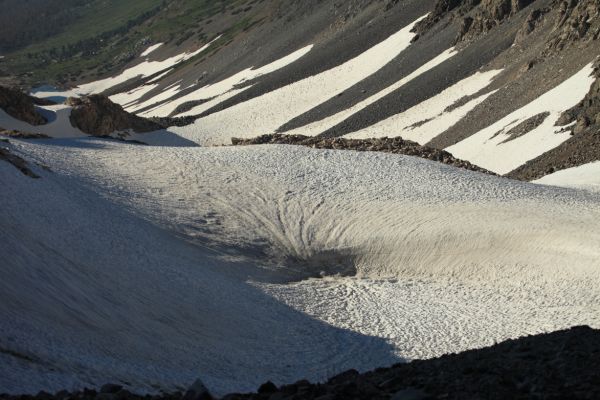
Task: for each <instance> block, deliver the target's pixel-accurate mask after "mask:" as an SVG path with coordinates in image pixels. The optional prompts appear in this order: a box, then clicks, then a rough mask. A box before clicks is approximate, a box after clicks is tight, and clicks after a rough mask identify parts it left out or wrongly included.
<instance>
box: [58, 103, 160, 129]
mask: <svg viewBox="0 0 600 400" xmlns="http://www.w3.org/2000/svg"><path fill="white" fill-rule="evenodd" d="M67 104H68V105H71V106H73V110H72V111H71V117H70V119H71V124H72V125H73V126H74V127H76V128H79V129H80V130H81V131H82V132H85V133H88V134H90V135H95V136H103V135H109V134H111V133H113V132H115V131H127V130H132V131H134V132H137V133H143V132H152V131H156V130H159V129H163V126H162V125H160V124H158V123H156V122H153V121H150V120H148V119H145V118H142V117H138V116H136V115H133V114H130V113H128V112H126V111H125V110H123V108H122V107H121V106H120V105H118V104H115V103H113V102H112V101H110V99H109V98H108V97H106V96H103V95H91V96H88V97H84V98H81V99H79V98H73V97H72V98H69V99H68V100H67Z"/></svg>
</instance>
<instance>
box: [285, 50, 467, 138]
mask: <svg viewBox="0 0 600 400" xmlns="http://www.w3.org/2000/svg"><path fill="white" fill-rule="evenodd" d="M456 54H458V52H457V51H456V50H454V48H451V49H448V50H446V51H444V52H443V53H441V54H440V55H439V56H437V57H435V58H434V59H433V60H431V61H429V62H428V63H426V64H424V65H423V66H421V67H420V68H418V69H417V70H416V71H414V72H413V73H411V74H410V75H408V76H406V77H404V78H402V79H400V80H399V81H398V82H396V83H394V84H393V85H391V86H389V87H387V88H385V89H383V90H381V91H380V92H378V93H376V94H374V95H373V96H371V97H369V98H367V99H365V100H363V101H361V102H360V103H358V104H356V105H354V106H352V107H350V108H348V109H346V110H344V111H340V112H339V113H337V114H335V115H332V116H330V117H327V118H325V119H322V120H320V121H316V122H313V123H310V124H308V125H305V126H302V127H299V128H296V129H293V130H290V131H286V132H285V133H286V134H288V135H295V134H298V135H306V136H317V135H318V134H320V133H322V132H325V131H326V130H328V129H330V128H333V127H334V126H336V125H337V124H339V123H341V122H343V121H344V120H346V119H347V118H349V117H351V116H352V115H354V114H356V113H357V112H359V111H361V110H364V109H365V108H367V107H368V106H370V105H371V104H373V103H375V102H377V101H378V100H380V99H382V98H384V97H385V96H387V95H388V94H390V93H392V92H394V91H396V90H397V89H399V88H401V87H402V86H404V85H406V84H407V83H408V82H410V81H412V80H413V79H416V78H418V77H419V76H421V75H423V74H424V73H425V72H427V71H429V70H431V69H433V68H435V67H437V66H438V65H440V64H442V63H443V62H444V61H446V60H449V59H450V58H452V57H454V56H455V55H456Z"/></svg>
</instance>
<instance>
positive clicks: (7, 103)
mask: <svg viewBox="0 0 600 400" xmlns="http://www.w3.org/2000/svg"><path fill="white" fill-rule="evenodd" d="M36 104H48V102H47V101H44V100H41V99H36V98H33V97H31V96H28V95H26V94H24V93H23V92H21V91H20V90H18V89H12V88H8V87H4V86H0V108H1V109H3V110H4V111H5V112H6V113H7V114H8V115H10V116H12V117H14V118H16V119H18V120H21V121H24V122H27V123H29V124H31V125H43V124H45V123H46V122H47V121H46V119H45V118H44V117H43V116H42V115H41V114H40V113H38V112H37V111H36V109H35V105H36Z"/></svg>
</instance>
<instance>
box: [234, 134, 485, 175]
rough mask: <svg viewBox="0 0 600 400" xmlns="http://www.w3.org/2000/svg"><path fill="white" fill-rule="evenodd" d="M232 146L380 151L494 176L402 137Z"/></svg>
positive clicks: (267, 140) (273, 137)
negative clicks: (281, 145) (273, 145)
mask: <svg viewBox="0 0 600 400" xmlns="http://www.w3.org/2000/svg"><path fill="white" fill-rule="evenodd" d="M231 143H232V144H233V145H234V146H248V145H257V144H290V145H300V146H307V147H312V148H314V149H335V150H354V151H380V152H384V153H393V154H404V155H407V156H415V157H421V158H426V159H428V160H432V161H438V162H441V163H444V164H448V165H452V166H454V167H458V168H463V169H466V170H469V171H477V172H483V173H485V174H490V175H495V174H494V173H493V172H490V171H488V170H486V169H484V168H480V167H478V166H476V165H474V164H471V163H470V162H468V161H465V160H460V159H458V158H456V157H454V156H453V155H452V154H450V153H448V152H447V151H445V150H440V149H436V148H433V147H428V146H421V145H420V144H418V143H416V142H413V141H410V140H404V139H402V138H401V137H395V138H387V137H384V138H376V139H345V138H339V137H336V138H324V137H319V136H316V137H311V136H304V135H283V134H277V133H275V134H268V135H262V136H258V137H256V138H252V139H238V138H231Z"/></svg>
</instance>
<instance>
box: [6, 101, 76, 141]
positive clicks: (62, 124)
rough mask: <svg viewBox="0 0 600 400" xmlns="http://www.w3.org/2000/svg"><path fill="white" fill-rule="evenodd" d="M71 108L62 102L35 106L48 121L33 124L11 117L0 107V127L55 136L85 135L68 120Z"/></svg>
mask: <svg viewBox="0 0 600 400" xmlns="http://www.w3.org/2000/svg"><path fill="white" fill-rule="evenodd" d="M71 108H72V107H69V106H66V105H63V104H58V105H53V106H40V107H36V109H37V110H38V112H39V113H40V114H42V115H43V116H44V117H45V118H46V120H48V123H47V124H45V125H35V126H34V125H30V124H28V123H27V122H24V121H20V120H18V119H16V118H13V117H11V116H10V115H8V114H7V113H6V112H4V110H1V109H0V127H2V128H5V129H13V130H18V131H22V132H27V133H41V134H44V135H48V136H51V137H55V138H68V137H81V136H87V135H86V134H85V133H83V132H81V131H80V130H79V129H77V128H74V127H73V126H72V125H71V121H70V120H69V117H70V115H71Z"/></svg>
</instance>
